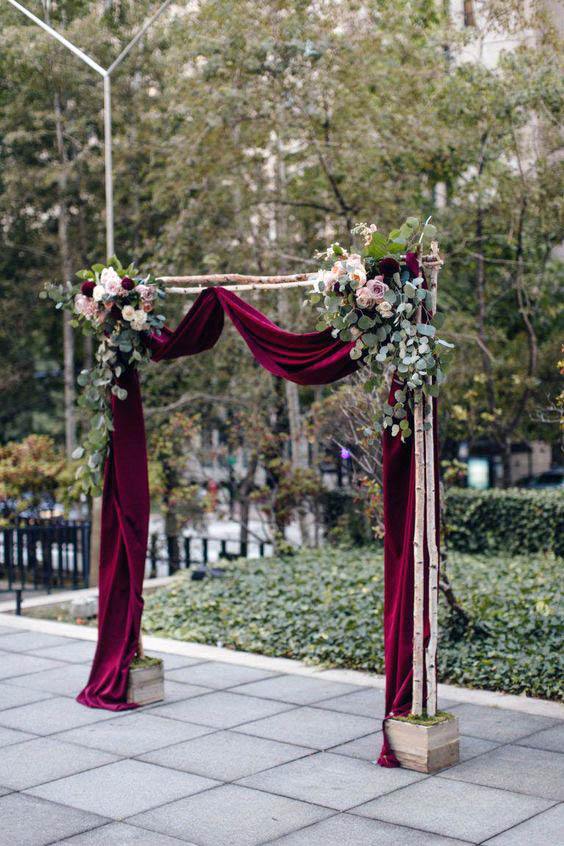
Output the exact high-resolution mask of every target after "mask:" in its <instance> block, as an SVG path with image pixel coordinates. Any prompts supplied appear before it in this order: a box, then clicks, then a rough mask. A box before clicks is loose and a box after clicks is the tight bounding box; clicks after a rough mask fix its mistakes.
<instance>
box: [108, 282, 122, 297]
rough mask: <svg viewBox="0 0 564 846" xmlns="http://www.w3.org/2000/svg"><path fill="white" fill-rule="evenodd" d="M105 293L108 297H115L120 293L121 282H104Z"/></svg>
mask: <svg viewBox="0 0 564 846" xmlns="http://www.w3.org/2000/svg"><path fill="white" fill-rule="evenodd" d="M105 287H106V292H107V293H108V294H109V295H110V297H117V295H118V294H119V293H121V290H122V287H121V282H120V281H116V280H115V279H109V280H108V281H107V282H106V286H105Z"/></svg>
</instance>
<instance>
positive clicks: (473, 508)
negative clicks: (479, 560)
mask: <svg viewBox="0 0 564 846" xmlns="http://www.w3.org/2000/svg"><path fill="white" fill-rule="evenodd" d="M446 530H447V533H448V534H447V537H448V543H449V546H450V547H451V548H452V549H457V550H460V551H461V552H514V553H527V552H531V553H536V552H553V553H554V554H555V555H564V492H563V491H560V490H555V491H528V490H520V489H519V488H509V489H507V490H496V489H494V490H487V491H474V490H466V489H464V488H451V489H450V490H449V491H448V494H447V497H446Z"/></svg>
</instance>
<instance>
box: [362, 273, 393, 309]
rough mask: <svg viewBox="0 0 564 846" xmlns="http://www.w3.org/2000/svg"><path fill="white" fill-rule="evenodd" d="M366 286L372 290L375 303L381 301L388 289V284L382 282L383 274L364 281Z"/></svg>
mask: <svg viewBox="0 0 564 846" xmlns="http://www.w3.org/2000/svg"><path fill="white" fill-rule="evenodd" d="M366 287H367V288H368V290H369V291H371V292H372V294H373V296H374V297H375V299H376V302H377V303H381V302H382V301H383V299H384V294H385V293H386V291H389V290H390V288H389V286H388V285H386V283H385V282H384V277H383V276H375V277H374V279H369V280H368V282H367V283H366Z"/></svg>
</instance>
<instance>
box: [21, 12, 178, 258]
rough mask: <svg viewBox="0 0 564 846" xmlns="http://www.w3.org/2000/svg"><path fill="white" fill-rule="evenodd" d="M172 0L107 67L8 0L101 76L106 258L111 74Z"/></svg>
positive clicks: (109, 252)
mask: <svg viewBox="0 0 564 846" xmlns="http://www.w3.org/2000/svg"><path fill="white" fill-rule="evenodd" d="M171 2H172V0H165V2H164V3H162V5H161V6H160V7H159V8H158V9H157V11H156V12H155V14H154V15H152V16H151V17H150V18H148V19H147V20H146V21H145V23H144V24H143V26H142V27H141V29H140V30H139V32H138V33H137V34H136V35H135V36H134V37H133V38H132V39H131V41H130V42H129V44H127V45H126V47H124V49H123V50H122V51H121V53H120V54H119V56H118V57H117V59H115V60H114V61H113V62H112V63H111V65H110V66H109V67H108V68H103V67H102V66H101V65H99V64H98V62H96V61H94V59H92V58H91V57H90V56H88V55H87V53H85V52H84V51H83V50H81V49H80V48H79V47H77V46H76V45H75V44H73V43H72V42H71V41H69V40H68V38H65V37H64V35H61V34H60V33H59V32H57V30H56V29H53V27H52V26H50V25H49V24H48V23H46V22H45V21H44V20H41V18H38V17H37V15H34V14H33V12H30V11H29V9H26V8H25V6H22V4H21V3H18V2H17V0H8V3H10V4H11V5H12V6H13V7H14V8H15V9H18V11H20V12H21V13H22V14H24V15H25V16H26V17H28V18H29V19H30V20H31V21H33V23H35V24H37V26H39V27H41V29H43V30H45V32H48V33H49V35H50V36H51V37H52V38H54V39H55V40H56V41H58V42H59V43H60V44H62V45H63V46H64V47H66V48H67V50H70V51H71V53H74V55H75V56H78V58H79V59H80V60H81V61H83V62H84V64H86V65H88V67H89V68H92V70H94V71H96V73H97V74H99V75H100V76H101V77H102V80H103V83H104V171H105V173H104V184H105V193H106V256H107V258H108V260H109V259H110V258H111V257H112V256H113V255H114V252H115V249H114V178H113V170H112V88H111V77H112V73H113V72H114V71H115V69H116V68H117V67H119V65H121V63H122V62H123V60H124V59H125V57H126V56H127V55H128V53H129V52H130V50H131V49H132V48H133V47H134V46H135V45H136V44H137V42H138V41H139V40H140V39H141V38H142V37H143V36H144V35H145V33H146V32H147V30H148V29H149V27H150V26H152V24H153V23H154V22H155V21H156V20H157V18H158V17H160V15H162V13H163V12H164V10H165V9H166V7H167V6H169V5H170V3H171Z"/></svg>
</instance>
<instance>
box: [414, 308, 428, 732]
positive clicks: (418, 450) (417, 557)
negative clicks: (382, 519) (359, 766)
mask: <svg viewBox="0 0 564 846" xmlns="http://www.w3.org/2000/svg"><path fill="white" fill-rule="evenodd" d="M417 321H418V322H420V321H421V306H419V309H418V315H417ZM423 425H424V396H423V392H422V391H418V392H417V393H416V394H415V402H414V408H413V439H414V442H413V450H414V462H415V521H414V526H413V689H412V705H411V712H412V714H414V715H415V716H416V717H419V716H421V714H422V713H423V669H424V649H423V621H424V613H423V612H424V591H425V557H424V556H425V552H424V548H423V544H424V536H425V475H426V474H425V436H424V431H423Z"/></svg>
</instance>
